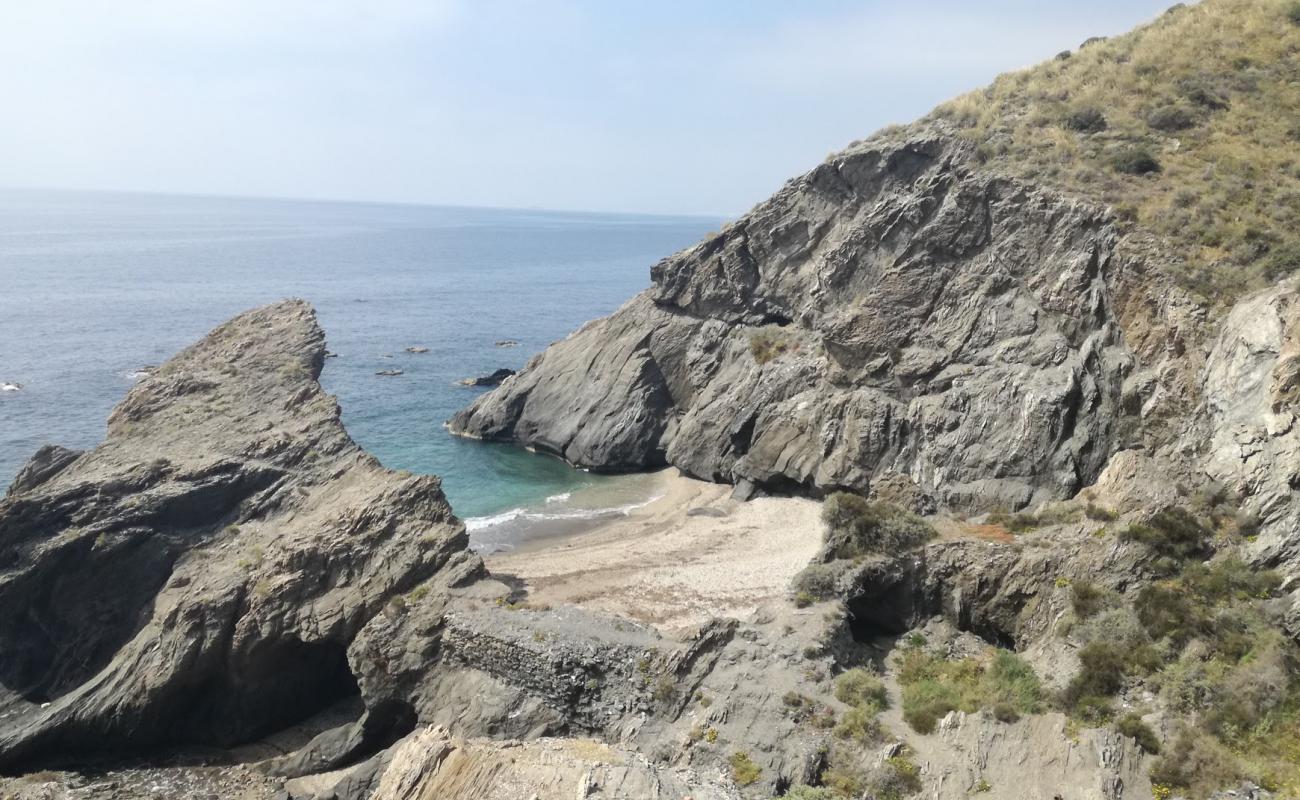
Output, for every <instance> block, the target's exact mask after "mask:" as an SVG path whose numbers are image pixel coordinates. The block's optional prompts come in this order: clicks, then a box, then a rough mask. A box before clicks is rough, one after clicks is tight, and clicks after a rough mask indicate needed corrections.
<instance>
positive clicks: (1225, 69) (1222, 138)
mask: <svg viewBox="0 0 1300 800" xmlns="http://www.w3.org/2000/svg"><path fill="white" fill-rule="evenodd" d="M1294 7H1295V3H1294V2H1293V1H1292V0H1204V1H1203V2H1201V3H1199V4H1196V5H1189V6H1185V7H1175V8H1173V9H1170V10H1169V11H1168V12H1166V13H1165V14H1164V15H1162V16H1161V17H1160V18H1158V19H1156V20H1155V21H1153V22H1152V23H1150V24H1148V25H1146V26H1144V27H1142V28H1139V29H1137V30H1135V31H1133V32H1131V33H1129V34H1126V35H1123V36H1118V37H1115V38H1111V39H1107V40H1101V41H1092V42H1089V43H1086V44H1085V45H1084V46H1082V47H1081V48H1080V49H1079V50H1077V51H1076V52H1074V53H1072V54H1070V56H1069V57H1068V58H1064V57H1058V58H1055V59H1053V60H1051V61H1048V62H1045V63H1043V64H1040V65H1038V66H1035V67H1032V68H1030V69H1026V70H1023V71H1020V72H1014V73H1009V74H1006V75H1003V76H1001V77H999V78H998V79H997V80H996V81H994V83H993V84H992V85H991V86H989V87H987V88H985V89H981V90H977V91H975V92H971V93H969V94H966V95H963V96H961V97H958V98H955V99H954V100H951V101H949V102H948V103H945V104H943V105H941V106H940V107H939V108H937V109H936V110H935V111H934V112H932V114H931V117H932V118H943V119H947V120H949V121H951V122H952V123H954V124H955V125H957V126H958V127H959V128H960V129H961V131H962V135H964V136H966V137H969V138H970V139H972V140H973V141H975V142H976V143H977V148H978V149H977V153H978V154H979V156H980V157H981V158H982V159H984V160H985V161H986V162H987V163H989V164H990V165H991V166H995V167H997V168H999V169H1001V170H1004V171H1006V172H1008V173H1011V174H1014V175H1016V176H1018V177H1024V178H1030V179H1034V180H1038V181H1042V182H1044V183H1047V184H1049V185H1054V186H1058V187H1060V188H1061V189H1064V190H1066V191H1069V192H1071V193H1074V194H1077V195H1081V196H1083V197H1086V198H1088V199H1091V200H1095V201H1098V202H1103V203H1106V204H1109V205H1111V206H1113V207H1115V208H1116V209H1117V210H1118V211H1119V213H1120V216H1121V218H1122V219H1125V220H1127V221H1133V222H1136V223H1137V224H1139V225H1141V226H1143V227H1145V228H1147V229H1149V230H1151V231H1153V232H1155V233H1157V234H1159V235H1161V236H1162V237H1163V238H1165V239H1166V241H1167V242H1168V243H1169V246H1170V252H1171V253H1172V254H1173V255H1174V256H1175V257H1177V258H1178V259H1180V261H1181V263H1180V264H1179V266H1178V267H1177V269H1176V271H1177V274H1178V276H1179V277H1180V278H1181V280H1182V282H1183V283H1184V284H1185V285H1186V286H1188V287H1189V288H1191V289H1193V290H1195V291H1198V292H1200V293H1201V294H1203V295H1204V296H1205V297H1207V298H1209V299H1211V300H1212V301H1214V302H1216V303H1223V302H1226V301H1227V300H1229V299H1231V298H1232V297H1234V296H1236V295H1238V294H1240V293H1241V292H1242V291H1244V290H1248V289H1251V288H1254V287H1256V286H1259V285H1262V284H1264V283H1266V282H1271V281H1272V280H1275V279H1276V278H1277V277H1279V276H1280V275H1281V274H1285V273H1286V272H1287V271H1289V270H1291V269H1295V268H1300V24H1297V23H1295V22H1293V21H1292V16H1293V15H1294V14H1295V13H1296V12H1295V11H1294ZM1085 109H1095V110H1096V111H1099V112H1101V114H1102V115H1103V116H1104V118H1105V128H1104V130H1094V131H1091V132H1086V131H1080V130H1074V129H1071V127H1070V126H1069V124H1068V123H1067V117H1068V116H1069V115H1071V114H1072V113H1076V112H1079V111H1081V110H1085ZM1153 123H1154V124H1153ZM1184 123H1185V127H1184ZM1126 151H1138V152H1141V151H1145V152H1146V153H1149V154H1150V155H1151V156H1153V157H1154V159H1155V160H1156V161H1157V162H1158V164H1159V171H1158V172H1154V173H1151V174H1145V175H1137V174H1126V173H1124V172H1122V171H1121V170H1120V169H1117V167H1116V159H1117V156H1119V155H1120V154H1121V153H1124V152H1126Z"/></svg>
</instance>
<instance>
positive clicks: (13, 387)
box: [0, 383, 23, 392]
mask: <svg viewBox="0 0 1300 800" xmlns="http://www.w3.org/2000/svg"><path fill="white" fill-rule="evenodd" d="M22 388H23V385H22V384H21V383H0V392H20V391H22Z"/></svg>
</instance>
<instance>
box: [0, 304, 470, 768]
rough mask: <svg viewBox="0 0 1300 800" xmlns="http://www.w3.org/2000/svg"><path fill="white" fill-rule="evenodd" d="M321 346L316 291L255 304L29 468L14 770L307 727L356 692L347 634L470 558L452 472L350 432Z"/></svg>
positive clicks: (13, 580) (7, 746)
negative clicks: (82, 443)
mask: <svg viewBox="0 0 1300 800" xmlns="http://www.w3.org/2000/svg"><path fill="white" fill-rule="evenodd" d="M324 354H325V339H324V335H323V334H322V332H321V330H320V328H319V326H318V325H317V324H316V320H315V317H314V314H313V312H312V311H311V309H310V308H309V307H308V306H307V305H306V304H305V303H302V302H286V303H281V304H278V305H275V306H269V307H266V308H262V309H258V310H256V311H252V312H249V313H247V314H244V315H243V316H240V317H238V318H237V319H235V320H232V321H231V322H229V323H227V324H226V325H224V326H222V327H221V328H218V329H217V330H216V331H214V332H213V333H212V334H211V335H210V336H208V337H207V338H206V339H204V340H203V341H202V342H200V343H199V344H197V345H195V346H193V347H191V348H189V349H188V350H186V351H184V352H183V353H181V354H180V355H178V356H177V357H176V358H174V359H172V360H171V361H169V362H168V363H167V364H166V365H164V366H163V367H162V368H161V369H160V370H158V371H157V372H156V373H154V374H153V375H152V376H150V377H149V378H147V379H146V380H144V381H142V382H141V383H140V384H139V385H137V386H136V387H135V388H134V389H133V390H132V391H131V393H130V394H129V395H128V396H127V398H126V400H125V401H124V402H123V403H122V404H121V405H119V406H118V408H117V409H116V410H115V411H114V412H113V415H112V417H111V418H110V420H109V427H108V435H107V437H106V439H105V441H104V443H103V444H102V445H100V446H99V447H97V448H95V449H94V450H92V451H90V452H86V453H81V454H75V453H71V452H69V451H66V450H62V449H58V448H46V449H43V450H42V451H40V452H39V453H37V455H36V457H35V458H34V459H33V460H32V462H31V464H29V466H28V467H27V468H26V469H24V470H23V472H22V474H20V475H19V476H18V479H17V480H16V481H15V482H14V484H13V486H12V487H11V488H10V490H9V493H8V494H7V495H6V496H5V498H4V500H3V501H0V652H3V653H4V657H3V658H0V685H2V686H3V690H2V691H3V695H0V697H2V702H3V713H4V719H3V723H2V724H0V766H3V767H5V768H9V769H13V768H15V767H18V766H22V765H24V764H28V765H30V764H34V763H38V762H39V761H41V760H43V759H50V758H68V757H71V756H75V755H76V754H78V753H86V752H104V751H119V752H123V751H125V752H136V751H142V750H145V749H148V748H153V747H157V746H159V745H163V744H167V745H174V744H184V743H197V744H217V745H221V744H231V743H236V742H241V741H245V740H248V739H250V738H253V737H255V736H257V735H259V734H262V733H265V732H268V731H271V730H275V729H278V728H280V727H283V726H285V725H287V724H289V723H293V722H296V721H298V720H299V719H301V718H303V717H306V716H308V715H310V714H312V713H314V712H316V711H318V710H320V709H321V708H323V707H325V706H327V705H329V704H330V703H332V702H333V701H335V700H337V699H339V698H340V697H343V696H346V695H349V694H356V693H357V691H358V687H357V684H356V681H355V679H354V678H353V676H352V673H351V671H350V669H349V665H348V660H347V649H348V647H349V645H350V644H351V643H352V640H353V639H354V637H355V636H356V635H357V633H358V631H359V630H360V629H361V627H362V626H363V625H364V624H365V623H366V622H367V621H368V620H369V619H370V618H371V617H373V616H374V615H375V614H376V613H377V612H378V611H379V610H380V609H382V608H383V607H384V606H385V604H387V603H388V602H389V600H390V598H392V597H393V596H395V595H398V594H400V593H402V592H405V591H408V590H409V589H411V588H412V587H414V586H415V585H416V584H418V583H420V582H422V581H424V580H426V579H428V578H430V577H431V576H434V575H436V574H438V573H439V572H442V571H446V570H448V568H449V565H450V564H453V563H455V564H458V565H463V564H465V563H467V562H468V563H469V571H470V572H472V571H473V568H474V565H475V564H476V563H477V561H476V559H474V558H473V557H472V556H469V555H468V554H467V553H466V551H465V542H466V538H465V532H464V528H463V526H462V525H461V524H460V523H459V522H458V521H457V520H456V519H455V517H454V516H453V515H452V513H451V509H450V508H449V507H448V506H447V503H446V501H445V500H444V498H443V495H442V492H441V490H440V488H439V484H438V480H437V479H436V478H431V477H423V476H420V477H417V476H411V475H400V474H397V473H394V472H391V471H389V470H386V469H384V468H383V467H382V466H380V464H379V463H378V462H377V461H376V460H375V459H374V458H373V457H371V456H369V455H367V454H366V453H365V452H363V451H362V450H361V449H360V448H359V447H357V446H356V445H355V444H354V443H353V442H352V441H351V439H349V438H348V435H347V433H346V432H345V431H344V429H343V426H342V424H341V423H340V421H339V409H338V406H337V405H336V404H335V402H334V400H333V398H331V397H330V396H328V395H326V394H325V393H324V392H323V391H321V388H320V386H319V384H317V382H316V377H317V376H318V375H319V373H320V369H321V364H322V362H323V358H324ZM460 569H462V570H464V569H465V567H464V566H461V567H460ZM401 732H404V731H401ZM399 733H400V732H399ZM381 735H382V734H381Z"/></svg>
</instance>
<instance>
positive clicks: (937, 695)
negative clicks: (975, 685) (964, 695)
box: [903, 678, 961, 733]
mask: <svg viewBox="0 0 1300 800" xmlns="http://www.w3.org/2000/svg"><path fill="white" fill-rule="evenodd" d="M960 707H961V695H960V694H959V693H958V692H957V690H956V688H955V687H954V686H952V685H950V684H946V683H941V682H940V681H937V680H934V679H931V678H925V679H923V680H919V681H917V682H916V683H913V684H909V685H907V686H904V687H903V719H904V720H905V721H906V722H907V724H908V725H911V726H912V730H914V731H916V732H917V733H931V732H933V731H934V726H935V725H937V724H938V722H939V720H940V719H942V718H943V717H945V716H946V715H947V714H948V713H949V712H950V711H956V710H957V709H958V708H960Z"/></svg>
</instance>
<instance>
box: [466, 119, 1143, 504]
mask: <svg viewBox="0 0 1300 800" xmlns="http://www.w3.org/2000/svg"><path fill="white" fill-rule="evenodd" d="M1117 238H1118V233H1117V231H1116V229H1115V227H1114V224H1113V221H1112V219H1111V218H1110V217H1109V216H1108V215H1107V213H1106V212H1105V211H1104V210H1102V209H1099V208H1095V207H1093V206H1090V205H1087V204H1084V203H1079V202H1075V201H1071V200H1069V199H1067V198H1065V197H1062V196H1061V195H1059V194H1057V193H1054V192H1051V191H1048V190H1045V189H1042V188H1038V187H1034V186H1030V185H1026V184H1023V183H1019V182H1015V181H1010V180H1005V179H1002V178H999V177H997V176H994V175H991V174H988V173H985V172H982V171H980V170H979V169H978V168H977V167H976V166H975V164H974V163H973V161H972V158H971V147H970V146H969V145H966V144H963V143H960V142H958V141H956V140H954V139H951V138H949V137H946V136H944V135H943V133H942V132H941V131H926V132H922V133H920V134H915V135H910V136H905V137H901V138H899V139H897V140H889V139H881V140H877V141H873V142H870V143H867V144H863V145H859V146H855V147H854V148H851V149H850V150H848V151H845V152H844V153H842V154H839V155H837V156H835V157H833V158H832V159H830V160H829V161H827V162H826V163H824V164H822V165H821V166H819V167H817V168H816V169H814V170H812V171H811V172H809V173H808V174H807V175H805V176H803V177H801V178H798V179H796V180H793V181H791V182H790V183H789V184H787V185H786V186H785V187H784V188H783V189H782V190H781V191H780V192H778V193H777V194H776V195H775V196H774V197H772V198H771V199H770V200H768V201H766V202H764V203H762V204H761V205H759V206H758V207H757V208H755V209H754V210H753V211H751V212H750V213H749V214H747V215H746V216H745V217H743V218H741V219H740V220H738V221H737V222H735V223H733V224H731V225H729V226H728V227H727V228H726V229H725V230H724V231H723V232H722V233H721V234H719V235H717V236H716V237H714V238H711V239H709V240H707V241H705V242H703V243H701V244H699V245H696V246H695V247H693V248H690V249H688V250H686V251H684V252H682V253H679V254H677V255H674V256H671V257H669V258H667V259H665V260H663V261H662V262H660V263H659V264H658V265H656V266H655V267H654V269H653V270H652V278H653V281H654V285H653V287H652V288H651V289H649V290H648V291H647V292H645V293H643V294H642V295H640V296H638V297H637V298H636V299H635V300H633V301H632V302H630V303H628V304H627V305H626V306H624V307H623V308H622V309H620V310H619V311H618V312H617V313H615V314H614V315H613V316H611V317H609V318H608V319H604V320H599V321H597V322H594V323H591V324H589V325H587V326H586V327H584V328H583V329H582V330H580V331H578V332H577V333H575V334H573V335H572V336H570V337H569V338H568V339H566V340H564V341H562V342H560V343H557V344H556V345H553V346H552V347H551V348H550V349H548V350H547V351H546V352H544V353H543V354H541V355H540V356H538V357H537V358H535V359H534V360H533V361H532V362H531V363H530V364H529V365H528V367H527V369H525V370H524V371H523V372H522V373H521V374H520V375H518V376H516V377H514V378H512V379H508V380H507V381H505V382H504V383H503V385H502V386H501V387H500V388H499V389H497V390H495V391H493V392H490V393H488V394H486V395H484V396H482V397H480V398H479V399H478V400H477V401H476V402H475V403H474V404H473V405H471V406H470V407H469V408H468V409H466V410H465V411H462V412H460V413H458V414H457V415H456V416H455V417H453V419H452V420H451V423H450V427H451V429H452V430H453V431H454V432H459V433H463V434H468V435H472V436H478V437H482V438H485V439H494V440H501V439H508V440H515V441H518V442H521V443H524V444H527V445H529V446H532V447H536V448H538V449H541V450H545V451H548V452H553V453H556V454H558V455H561V456H563V457H564V458H566V459H568V460H569V461H571V462H573V463H575V464H579V465H582V466H585V467H591V468H595V469H608V470H619V469H637V468H644V467H650V466H655V465H657V464H661V463H663V462H664V461H667V462H668V463H671V464H673V465H675V466H677V467H679V468H681V469H682V470H684V471H685V472H687V473H688V474H691V475H695V476H698V477H703V478H706V479H711V480H723V481H731V482H738V481H742V480H748V481H751V482H753V483H755V484H758V485H762V486H767V487H770V488H774V489H792V488H802V489H804V490H813V491H823V490H827V489H833V488H838V487H851V488H856V489H862V490H865V489H867V488H868V487H869V485H870V483H871V481H872V480H873V478H874V477H876V476H879V475H882V474H885V473H888V472H896V473H902V474H905V475H909V476H910V477H911V479H912V480H913V481H914V482H915V483H916V484H917V485H918V486H919V487H921V489H922V490H923V491H925V492H926V493H928V494H931V495H933V496H935V497H937V498H939V499H940V500H942V501H944V502H947V503H984V504H994V503H1001V504H1007V505H1013V506H1020V505H1024V504H1027V503H1029V502H1031V501H1035V500H1042V499H1045V498H1049V497H1061V496H1068V495H1072V494H1074V492H1076V491H1078V490H1079V489H1080V488H1082V487H1083V486H1085V485H1087V484H1088V483H1090V482H1091V481H1092V480H1093V479H1094V478H1095V477H1096V476H1097V474H1098V473H1099V472H1100V471H1101V469H1102V468H1103V467H1104V466H1105V463H1106V460H1107V458H1108V457H1109V456H1110V455H1111V453H1112V452H1114V451H1115V450H1116V449H1118V448H1119V447H1120V446H1121V444H1123V437H1124V433H1123V428H1124V426H1125V424H1126V423H1125V418H1126V416H1128V415H1130V414H1131V412H1132V411H1133V410H1134V409H1135V408H1136V407H1137V404H1138V403H1139V402H1140V400H1139V398H1136V397H1130V393H1131V391H1132V384H1131V383H1126V381H1129V380H1130V379H1131V378H1132V376H1133V375H1134V374H1135V373H1136V372H1137V364H1136V363H1135V360H1134V358H1133V356H1132V354H1131V353H1130V352H1129V350H1128V348H1127V346H1126V344H1125V341H1124V337H1123V333H1122V330H1121V327H1120V325H1119V324H1118V321H1117V314H1116V310H1115V300H1114V298H1113V293H1114V290H1113V288H1112V284H1113V283H1114V277H1113V275H1114V273H1115V272H1116V270H1117V263H1116V262H1117V258H1118V256H1117V254H1116V241H1117ZM763 348H767V352H764V351H763Z"/></svg>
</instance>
